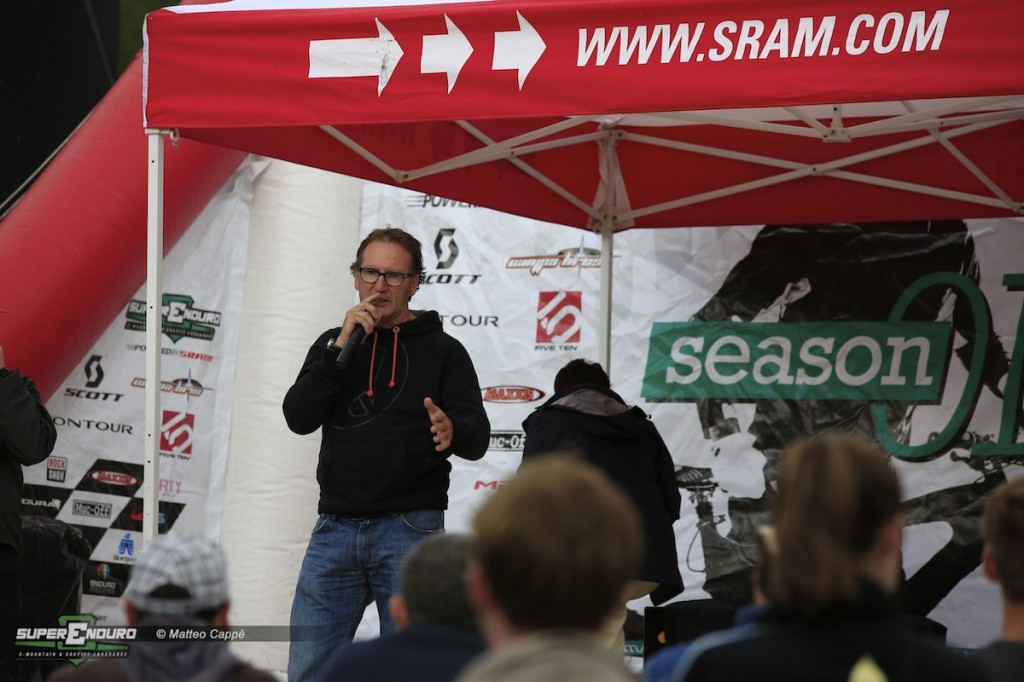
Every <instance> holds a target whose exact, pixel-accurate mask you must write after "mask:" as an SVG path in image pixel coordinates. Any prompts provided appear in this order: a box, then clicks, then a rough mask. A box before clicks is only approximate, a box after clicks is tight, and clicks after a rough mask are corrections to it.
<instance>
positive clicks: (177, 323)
mask: <svg viewBox="0 0 1024 682" xmlns="http://www.w3.org/2000/svg"><path fill="white" fill-rule="evenodd" d="M193 303H194V299H193V298H192V297H191V296H186V295H183V294H164V297H163V306H162V315H163V321H162V328H163V333H164V334H166V335H167V338H169V339H170V340H171V342H172V343H177V342H178V341H179V340H180V339H182V338H185V337H187V338H190V339H201V340H203V341H212V340H213V337H214V334H216V333H217V330H216V327H219V326H220V321H221V313H220V312H218V311H216V310H203V309H202V308H196V307H194V305H193ZM125 317H126V318H127V321H126V322H125V324H124V328H125V329H130V330H131V331H137V332H144V331H146V302H145V301H139V300H132V301H131V302H129V303H128V310H127V312H126V313H125Z"/></svg>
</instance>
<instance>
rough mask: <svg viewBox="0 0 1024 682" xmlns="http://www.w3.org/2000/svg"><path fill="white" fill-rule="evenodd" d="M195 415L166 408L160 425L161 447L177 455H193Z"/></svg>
mask: <svg viewBox="0 0 1024 682" xmlns="http://www.w3.org/2000/svg"><path fill="white" fill-rule="evenodd" d="M195 425H196V418H195V415H192V414H188V413H187V412H172V411H171V410H164V412H163V419H162V421H161V426H160V449H161V450H163V451H164V452H170V453H173V454H175V455H184V456H186V457H188V456H191V455H192V438H193V436H194V433H195Z"/></svg>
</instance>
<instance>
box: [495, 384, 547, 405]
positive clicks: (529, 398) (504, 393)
mask: <svg viewBox="0 0 1024 682" xmlns="http://www.w3.org/2000/svg"><path fill="white" fill-rule="evenodd" d="M480 395H481V397H482V398H483V399H484V400H485V401H487V402H489V403H532V402H534V401H535V400H540V399H541V398H543V397H544V391H542V390H540V389H539V388H533V387H532V386H488V387H487V388H481V389H480Z"/></svg>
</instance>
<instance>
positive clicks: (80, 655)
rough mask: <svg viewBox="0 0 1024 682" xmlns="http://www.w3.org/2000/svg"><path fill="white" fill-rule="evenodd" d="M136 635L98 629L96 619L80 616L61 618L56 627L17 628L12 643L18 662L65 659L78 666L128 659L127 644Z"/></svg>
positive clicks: (128, 631)
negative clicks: (99, 660)
mask: <svg viewBox="0 0 1024 682" xmlns="http://www.w3.org/2000/svg"><path fill="white" fill-rule="evenodd" d="M137 636H138V631H137V630H136V629H135V628H124V627H99V626H97V625H96V616H94V615H92V614H91V613H89V614H86V613H79V614H73V615H64V616H60V617H59V618H58V619H57V627H55V628H18V630H17V633H16V634H15V641H14V644H15V646H16V647H17V651H18V654H17V657H18V659H20V660H37V661H38V660H57V659H67V660H68V661H70V662H71V663H73V664H74V665H78V664H80V663H82V662H83V661H85V660H88V659H90V658H128V653H129V649H130V648H131V647H129V646H128V645H127V644H116V643H115V642H125V641H129V642H130V641H133V640H134V639H135V638H136V637H137Z"/></svg>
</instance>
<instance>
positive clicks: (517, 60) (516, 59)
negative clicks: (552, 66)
mask: <svg viewBox="0 0 1024 682" xmlns="http://www.w3.org/2000/svg"><path fill="white" fill-rule="evenodd" d="M516 16H517V17H519V30H518V31H499V32H497V33H495V34H494V61H493V62H492V63H491V70H492V71H507V70H513V71H518V72H519V89H520V90H522V89H523V83H525V82H526V77H527V76H528V75H530V70H531V69H533V66H534V64H536V63H537V60H539V59H540V56H541V55H542V54H544V50H546V49H547V47H548V46H547V45H545V44H544V41H543V40H542V39H541V37H540V34H539V33H537V31H536V30H535V29H534V28H533V26H531V25H530V22H528V21H527V20H526V19H523V15H522V14H520V13H519V12H516Z"/></svg>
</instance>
